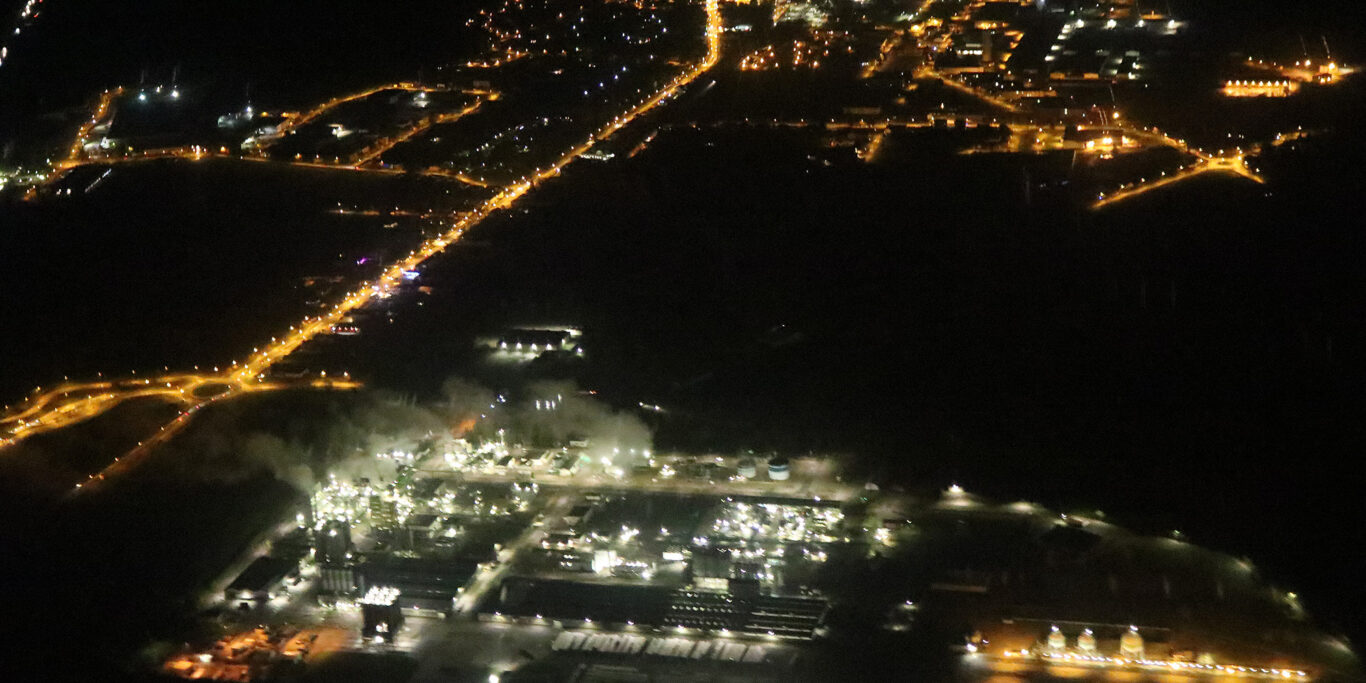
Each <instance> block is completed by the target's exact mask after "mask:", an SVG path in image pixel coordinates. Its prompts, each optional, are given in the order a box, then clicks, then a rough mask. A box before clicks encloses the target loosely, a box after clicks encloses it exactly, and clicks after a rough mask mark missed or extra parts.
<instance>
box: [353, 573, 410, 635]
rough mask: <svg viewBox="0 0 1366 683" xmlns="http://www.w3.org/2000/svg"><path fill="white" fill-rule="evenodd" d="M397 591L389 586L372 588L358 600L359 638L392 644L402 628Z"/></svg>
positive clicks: (399, 593) (401, 614) (398, 593)
mask: <svg viewBox="0 0 1366 683" xmlns="http://www.w3.org/2000/svg"><path fill="white" fill-rule="evenodd" d="M399 595H401V591H399V589H397V588H394V587H391V586H372V587H370V589H369V590H367V591H366V592H365V596H364V597H362V598H361V599H360V612H361V631H360V633H361V637H363V638H371V639H374V640H375V641H377V642H378V641H385V642H389V643H392V642H394V637H395V636H397V635H398V632H399V629H401V628H403V610H402V609H401V608H400V607H399V604H398V598H399Z"/></svg>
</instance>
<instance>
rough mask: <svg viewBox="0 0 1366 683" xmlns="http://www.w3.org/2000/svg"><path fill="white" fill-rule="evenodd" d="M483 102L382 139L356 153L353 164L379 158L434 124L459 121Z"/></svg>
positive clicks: (439, 115)
mask: <svg viewBox="0 0 1366 683" xmlns="http://www.w3.org/2000/svg"><path fill="white" fill-rule="evenodd" d="M482 104H484V101H483V100H475V101H474V103H473V104H471V105H470V106H468V107H465V108H464V109H461V110H460V111H454V112H449V113H446V114H438V115H437V116H433V117H431V118H430V119H426V120H424V121H423V122H421V123H419V124H418V125H416V126H413V127H412V128H409V129H408V130H405V131H403V132H402V133H400V134H398V135H396V136H394V137H392V138H388V139H385V140H381V141H380V142H379V143H377V144H375V145H372V146H370V147H368V148H366V149H364V150H361V152H360V154H358V155H356V157H355V158H354V159H352V160H351V165H352V166H364V165H365V164H367V163H369V162H371V161H374V160H375V159H378V158H379V157H380V156H381V155H383V154H384V153H385V152H387V151H389V150H391V149H393V148H394V147H396V146H397V145H399V144H402V143H404V142H407V141H408V140H411V139H412V138H414V137H416V136H417V135H419V134H421V133H424V132H426V131H427V130H429V129H431V127H432V126H435V125H438V124H442V123H451V122H452V121H458V120H460V119H461V118H463V117H465V116H466V115H468V114H472V113H474V111H475V110H477V109H478V108H479V107H480V105H482Z"/></svg>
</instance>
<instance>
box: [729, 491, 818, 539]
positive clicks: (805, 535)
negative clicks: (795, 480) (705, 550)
mask: <svg viewBox="0 0 1366 683" xmlns="http://www.w3.org/2000/svg"><path fill="white" fill-rule="evenodd" d="M843 519H844V514H843V513H841V512H840V511H839V509H838V508H834V507H817V506H812V505H779V504H775V503H763V504H758V505H753V504H749V503H738V502H734V501H727V502H726V503H725V504H724V505H722V506H721V510H720V512H719V513H718V514H717V516H716V520H715V521H714V522H713V523H712V535H713V536H717V537H720V538H727V539H740V540H746V541H748V540H762V541H770V540H771V541H777V542H784V543H790V542H804V543H832V542H834V541H835V540H837V538H836V536H835V535H834V532H833V530H834V527H835V526H836V525H838V524H839V523H840V521H842V520H843Z"/></svg>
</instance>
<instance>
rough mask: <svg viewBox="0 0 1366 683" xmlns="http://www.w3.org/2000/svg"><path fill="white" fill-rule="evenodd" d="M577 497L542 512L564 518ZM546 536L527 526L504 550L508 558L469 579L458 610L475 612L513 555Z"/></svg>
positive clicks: (561, 500)
mask: <svg viewBox="0 0 1366 683" xmlns="http://www.w3.org/2000/svg"><path fill="white" fill-rule="evenodd" d="M577 500H578V496H573V495H560V496H558V497H556V498H555V500H554V501H553V502H551V504H550V505H547V506H546V509H545V511H544V512H543V513H542V514H543V515H545V518H546V519H555V518H558V517H563V516H564V515H565V514H566V513H568V512H569V511H570V509H572V508H573V507H574V503H575V502H576V501H577ZM544 537H545V530H544V529H542V528H537V527H534V526H528V527H527V528H526V530H525V531H523V532H522V534H521V535H520V536H518V537H517V538H516V540H514V541H512V542H511V543H509V544H508V545H507V548H506V549H505V551H504V552H506V553H507V556H506V557H505V558H500V561H499V562H498V563H496V564H494V565H493V566H491V567H485V568H481V569H480V570H479V571H478V572H477V573H476V574H475V575H474V576H473V577H471V578H470V581H469V583H468V584H466V586H465V591H464V592H463V593H461V594H460V597H459V598H457V599H456V602H455V613H456V614H467V615H473V614H474V613H475V609H476V608H478V606H479V602H480V601H481V600H483V599H484V595H485V594H486V593H488V592H489V589H491V588H493V587H495V586H498V585H500V584H502V582H503V576H504V575H505V574H507V572H508V570H509V569H510V568H511V567H512V566H513V564H514V561H513V559H514V557H515V556H516V555H517V554H518V553H521V552H523V551H525V550H528V549H531V548H535V547H536V546H537V545H539V544H540V542H541V539H542V538H544Z"/></svg>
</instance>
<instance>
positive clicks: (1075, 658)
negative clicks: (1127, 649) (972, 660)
mask: <svg viewBox="0 0 1366 683" xmlns="http://www.w3.org/2000/svg"><path fill="white" fill-rule="evenodd" d="M1005 656H1006V657H1012V658H1014V657H1020V658H1028V657H1032V656H1037V657H1039V658H1040V659H1043V660H1044V661H1047V662H1050V663H1054V662H1066V663H1069V664H1085V665H1095V666H1102V667H1141V668H1146V669H1155V670H1162V669H1165V670H1169V671H1186V672H1192V673H1210V674H1223V675H1233V676H1238V675H1252V676H1256V675H1263V676H1272V677H1277V678H1308V676H1309V674H1308V672H1305V671H1300V670H1297V669H1275V668H1267V667H1257V666H1242V665H1235V664H1201V663H1199V662H1187V661H1181V660H1174V659H1128V658H1125V657H1107V656H1105V655H1090V654H1076V653H1071V652H1066V653H1054V652H1040V653H1038V654H1037V655H1033V654H1032V653H1030V651H1029V650H1018V651H1015V650H1007V651H1006V652H1005Z"/></svg>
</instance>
